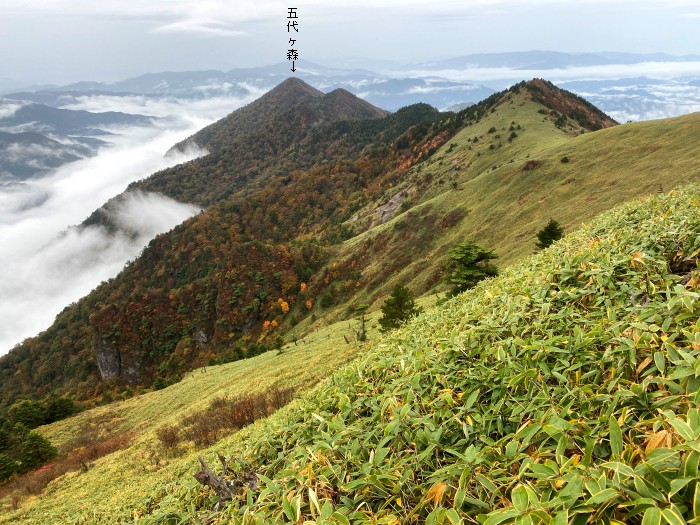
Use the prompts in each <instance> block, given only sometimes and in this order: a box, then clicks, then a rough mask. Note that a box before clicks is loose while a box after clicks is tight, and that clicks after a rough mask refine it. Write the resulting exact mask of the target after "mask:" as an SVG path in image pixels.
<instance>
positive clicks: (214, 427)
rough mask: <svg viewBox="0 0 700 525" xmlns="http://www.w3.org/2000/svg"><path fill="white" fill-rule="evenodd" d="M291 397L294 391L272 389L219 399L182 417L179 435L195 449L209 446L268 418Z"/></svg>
mask: <svg viewBox="0 0 700 525" xmlns="http://www.w3.org/2000/svg"><path fill="white" fill-rule="evenodd" d="M293 396H294V389H293V388H277V387H273V388H271V389H270V390H268V391H267V392H265V393H262V394H251V395H248V396H242V397H235V398H228V397H218V398H216V399H214V400H212V402H211V403H210V404H209V406H208V407H207V408H206V409H204V410H201V411H199V412H194V413H193V414H189V415H188V416H186V417H184V418H183V420H182V423H181V424H180V430H181V435H182V437H184V438H185V439H187V440H188V441H192V442H193V443H194V444H195V445H197V446H198V447H208V446H211V445H213V444H214V443H216V442H217V441H219V440H220V439H221V438H223V437H224V436H225V435H226V434H230V433H231V432H235V431H236V430H239V429H241V428H243V427H245V426H247V425H250V424H251V423H254V422H255V421H257V420H258V419H261V418H264V417H267V416H269V415H270V414H272V413H273V412H274V411H275V410H277V409H278V408H281V407H283V406H284V405H286V404H287V403H289V402H290V401H291V400H292V398H293ZM178 435H180V434H178ZM159 438H160V436H159ZM160 439H161V441H162V438H160Z"/></svg>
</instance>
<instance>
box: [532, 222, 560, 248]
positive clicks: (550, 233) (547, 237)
mask: <svg viewBox="0 0 700 525" xmlns="http://www.w3.org/2000/svg"><path fill="white" fill-rule="evenodd" d="M563 236H564V228H562V227H561V225H560V224H559V223H558V222H557V221H555V220H554V219H550V220H549V222H548V223H547V226H545V227H544V228H542V229H541V230H540V231H539V232H537V240H538V242H537V243H536V246H537V248H538V249H540V250H543V249H545V248H547V247H549V246H551V245H552V243H553V242H554V241H558V240H559V239H561V238H562V237H563Z"/></svg>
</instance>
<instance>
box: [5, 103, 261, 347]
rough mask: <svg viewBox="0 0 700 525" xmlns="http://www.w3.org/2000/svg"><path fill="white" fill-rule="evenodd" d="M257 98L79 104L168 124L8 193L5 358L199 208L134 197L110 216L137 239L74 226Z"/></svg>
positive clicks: (138, 130)
mask: <svg viewBox="0 0 700 525" xmlns="http://www.w3.org/2000/svg"><path fill="white" fill-rule="evenodd" d="M257 96H259V93H251V95H250V97H247V98H245V99H240V98H230V97H222V98H215V99H209V100H198V101H185V100H177V99H165V100H164V99H157V98H149V97H136V96H134V97H106V96H105V97H102V96H100V97H85V98H84V99H81V100H80V101H78V102H77V103H76V104H75V106H74V107H75V109H89V110H90V111H124V112H130V113H140V114H148V115H153V116H160V117H169V118H166V119H163V120H161V121H158V122H156V124H154V125H153V126H150V127H128V128H119V129H112V130H110V131H112V132H113V133H114V134H113V135H110V136H109V137H108V140H110V141H111V142H112V145H111V147H109V148H105V149H103V150H101V151H100V153H99V154H98V155H97V156H95V157H92V158H87V159H82V160H79V161H77V162H73V163H71V164H67V165H64V166H62V167H61V168H59V169H57V170H55V171H54V172H52V173H51V174H50V175H48V176H45V177H42V178H39V179H34V180H31V181H28V182H27V183H26V184H16V185H10V186H3V187H0V319H2V322H0V354H3V353H6V352H7V351H9V350H10V349H11V348H12V347H13V346H14V345H16V344H17V343H19V342H21V341H22V340H23V339H25V338H27V337H31V336H34V335H37V334H38V333H39V332H40V331H41V330H44V329H46V328H48V326H50V325H51V323H52V322H53V320H54V318H55V316H56V315H57V314H58V313H59V312H60V311H61V310H63V309H64V308H65V307H66V306H67V305H69V304H71V303H72V302H75V301H77V300H78V299H79V298H81V297H83V296H84V295H86V294H87V293H89V292H90V291H91V290H92V289H94V288H95V287H96V286H97V285H99V284H100V283H101V282H102V281H104V280H107V279H109V278H111V277H114V276H115V275H117V273H119V271H120V270H121V269H122V268H123V267H124V264H125V263H126V262H127V261H129V260H131V259H133V258H135V257H136V256H138V254H139V253H140V252H141V250H142V249H143V247H144V246H145V245H146V244H148V242H149V241H150V240H151V239H152V238H153V237H155V236H156V235H157V234H159V233H162V232H165V231H168V230H170V229H171V228H173V227H174V226H176V225H177V224H179V223H181V222H183V221H184V220H186V219H187V218H189V217H191V216H192V215H194V214H196V213H197V212H198V211H199V210H198V208H197V207H196V206H193V205H191V204H187V203H180V202H176V201H174V200H172V199H169V198H167V197H165V196H163V195H159V194H153V193H143V192H134V193H131V194H130V195H129V197H128V198H127V199H125V200H124V201H123V202H121V204H120V206H119V207H117V208H116V209H115V210H113V211H112V213H113V214H114V215H113V217H112V218H113V220H114V221H115V222H116V223H117V224H121V225H123V226H124V227H125V228H126V229H127V230H128V231H129V232H134V231H136V232H137V235H135V236H134V235H130V234H126V233H123V234H121V233H117V234H109V233H108V232H107V231H105V230H104V229H103V228H101V227H88V228H76V227H75V225H78V224H80V223H81V222H82V221H83V220H85V219H86V218H87V217H88V216H89V215H90V214H91V213H92V212H93V211H94V210H95V209H97V208H99V207H100V206H102V205H103V204H104V203H105V202H106V201H107V200H109V199H110V198H112V197H114V196H116V195H118V194H120V193H121V192H123V191H124V190H125V189H126V187H127V186H128V184H129V183H131V182H133V181H136V180H139V179H142V178H144V177H147V176H148V175H150V174H151V173H153V172H155V171H158V170H161V169H164V168H166V167H169V166H172V165H175V164H178V163H180V162H184V161H187V160H190V159H192V158H194V157H196V156H197V155H201V154H203V153H205V152H202V151H199V152H196V151H190V152H187V153H186V154H179V155H175V156H171V155H169V156H168V157H165V156H164V154H165V152H166V151H167V150H168V149H169V148H170V147H171V146H173V145H174V144H176V143H177V142H179V141H181V140H183V139H184V138H186V137H188V136H190V135H191V134H192V133H194V132H196V131H197V130H199V129H201V128H202V127H204V126H205V125H207V124H210V123H211V122H214V121H215V120H217V119H219V118H221V117H223V116H225V115H226V114H228V113H229V112H231V111H233V110H234V109H236V108H238V107H240V106H242V105H244V104H246V103H248V102H250V101H252V100H253V99H254V98H256V97H257ZM101 138H104V137H101Z"/></svg>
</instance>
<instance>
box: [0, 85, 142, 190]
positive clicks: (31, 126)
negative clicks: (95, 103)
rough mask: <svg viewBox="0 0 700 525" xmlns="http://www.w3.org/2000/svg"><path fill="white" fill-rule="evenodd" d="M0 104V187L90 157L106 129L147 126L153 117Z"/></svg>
mask: <svg viewBox="0 0 700 525" xmlns="http://www.w3.org/2000/svg"><path fill="white" fill-rule="evenodd" d="M28 98H30V97H26V98H23V99H18V100H17V101H13V100H10V99H5V100H2V99H0V183H3V184H7V183H10V182H17V181H21V180H24V179H27V178H30V177H36V176H40V175H43V174H46V173H48V172H50V171H51V170H53V169H55V168H58V167H60V166H62V165H63V164H66V163H68V162H74V161H76V160H78V159H81V158H85V157H89V156H92V155H94V154H95V153H96V152H97V151H98V150H99V149H100V148H101V147H104V146H106V145H107V144H108V142H106V141H105V140H102V139H98V138H97V137H102V138H105V137H106V136H108V135H111V131H110V129H113V128H115V127H119V126H146V125H151V124H153V122H154V120H155V119H154V117H149V116H145V115H130V114H126V113H119V112H106V113H91V112H89V111H79V110H70V109H62V108H56V107H52V106H50V105H45V104H38V103H34V102H30V101H27V100H28Z"/></svg>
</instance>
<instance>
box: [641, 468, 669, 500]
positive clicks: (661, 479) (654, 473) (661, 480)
mask: <svg viewBox="0 0 700 525" xmlns="http://www.w3.org/2000/svg"><path fill="white" fill-rule="evenodd" d="M644 468H645V469H646V470H647V472H648V473H649V474H651V477H652V478H654V485H655V486H656V487H658V488H660V489H661V490H663V491H664V492H666V493H668V492H671V482H670V481H669V480H668V478H666V476H664V475H663V474H661V473H660V472H659V471H658V470H656V469H655V468H654V467H653V466H651V464H650V463H649V462H648V461H647V462H645V463H644Z"/></svg>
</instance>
